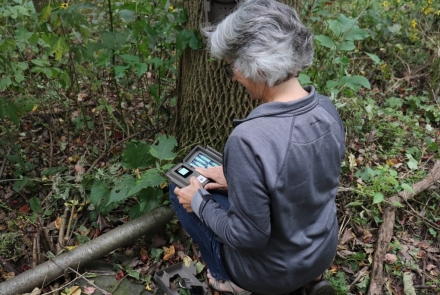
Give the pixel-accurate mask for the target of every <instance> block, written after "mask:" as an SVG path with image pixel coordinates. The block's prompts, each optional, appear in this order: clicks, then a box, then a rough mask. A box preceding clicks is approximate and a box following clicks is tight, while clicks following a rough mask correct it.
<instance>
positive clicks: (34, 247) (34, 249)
mask: <svg viewBox="0 0 440 295" xmlns="http://www.w3.org/2000/svg"><path fill="white" fill-rule="evenodd" d="M37 244H38V241H37V235H35V237H34V242H33V245H32V267H36V266H37V265H38V250H37Z"/></svg>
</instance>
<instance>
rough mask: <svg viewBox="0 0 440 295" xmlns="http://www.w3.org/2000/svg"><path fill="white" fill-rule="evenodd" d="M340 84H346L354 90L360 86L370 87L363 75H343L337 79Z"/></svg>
mask: <svg viewBox="0 0 440 295" xmlns="http://www.w3.org/2000/svg"><path fill="white" fill-rule="evenodd" d="M339 84H340V85H346V86H347V87H350V88H352V89H354V90H357V89H359V88H361V87H362V86H363V87H365V88H368V89H371V85H370V82H369V81H368V79H367V78H365V77H364V76H359V75H355V76H344V77H342V78H341V80H340V81H339Z"/></svg>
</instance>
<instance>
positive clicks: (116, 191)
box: [106, 175, 135, 206]
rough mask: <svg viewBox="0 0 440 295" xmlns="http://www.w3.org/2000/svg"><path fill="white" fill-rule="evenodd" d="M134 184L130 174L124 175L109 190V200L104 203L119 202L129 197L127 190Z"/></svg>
mask: <svg viewBox="0 0 440 295" xmlns="http://www.w3.org/2000/svg"><path fill="white" fill-rule="evenodd" d="M134 184H135V179H134V178H133V177H132V176H130V175H124V176H123V177H122V179H121V180H120V181H118V182H116V184H115V186H114V187H113V189H112V190H111V192H110V196H109V198H108V199H109V200H108V202H107V204H106V206H108V205H109V204H111V203H119V202H121V201H124V200H125V199H127V198H128V197H129V194H128V193H129V191H130V189H131V188H132V187H133V185H134Z"/></svg>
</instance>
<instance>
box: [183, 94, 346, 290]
mask: <svg viewBox="0 0 440 295" xmlns="http://www.w3.org/2000/svg"><path fill="white" fill-rule="evenodd" d="M305 90H307V91H308V92H309V95H308V96H306V97H305V98H302V99H300V100H296V101H292V102H287V103H285V102H284V103H281V102H271V103H265V104H262V105H260V106H258V107H257V108H255V109H254V110H253V111H252V113H251V114H250V115H249V116H248V117H247V118H246V119H245V120H239V121H238V120H236V121H235V122H234V123H235V125H236V127H235V129H234V130H233V132H232V133H231V135H230V136H229V138H228V141H227V143H226V146H225V150H224V159H223V169H224V174H225V177H226V181H227V183H228V198H229V202H230V205H231V207H230V209H229V210H228V211H225V210H223V209H222V208H221V207H220V206H219V205H218V204H217V203H216V202H215V201H213V200H210V199H209V198H206V196H205V197H203V196H202V195H205V194H208V192H206V191H205V190H203V189H201V190H199V192H197V193H196V194H195V195H194V197H193V200H192V203H191V206H192V208H193V210H194V212H195V213H196V214H197V215H198V216H199V218H200V219H201V220H202V221H203V222H205V223H206V224H207V225H208V226H209V227H210V228H211V229H212V230H213V231H214V232H215V233H216V235H217V237H218V239H219V241H221V243H223V253H222V254H223V261H224V264H225V268H226V271H227V272H228V274H229V275H230V277H231V279H232V280H233V281H234V282H235V283H236V284H237V285H239V286H240V287H242V288H244V289H246V290H249V291H252V292H255V293H259V294H282V293H288V292H292V291H294V290H296V289H298V288H300V287H301V286H303V285H304V284H306V283H307V282H309V281H311V280H313V279H314V278H316V277H318V276H319V275H320V274H322V273H323V272H324V271H325V269H326V268H327V267H328V266H329V265H330V264H331V262H332V260H333V258H334V255H335V253H336V246H337V240H338V222H337V219H336V206H335V195H336V192H337V189H338V183H339V175H340V165H341V159H342V158H343V156H344V152H345V143H344V128H343V125H342V122H341V119H340V117H339V115H338V112H337V111H336V109H335V107H334V106H333V104H332V102H331V101H330V100H329V99H328V98H327V97H324V96H322V95H319V94H317V93H316V92H315V89H314V88H313V87H310V86H309V87H306V88H305Z"/></svg>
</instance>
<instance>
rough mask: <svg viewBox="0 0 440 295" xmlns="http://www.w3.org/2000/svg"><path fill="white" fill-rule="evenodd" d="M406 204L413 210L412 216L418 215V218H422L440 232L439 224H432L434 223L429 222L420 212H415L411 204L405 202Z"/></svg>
mask: <svg viewBox="0 0 440 295" xmlns="http://www.w3.org/2000/svg"><path fill="white" fill-rule="evenodd" d="M405 203H406V204H407V205H408V207H409V208H410V209H411V211H412V212H413V213H412V214H414V215H416V216H417V217H420V218H421V219H422V220H423V221H424V222H426V223H428V224H429V225H430V226H432V227H435V228H436V229H439V230H440V225H438V224H436V223H434V222H432V221H429V220H428V219H426V218H425V217H424V216H423V215H421V214H420V213H419V212H417V211H416V210H414V208H413V207H412V206H411V204H410V203H408V201H407V200H405ZM405 211H406V212H408V213H411V212H409V211H408V210H405Z"/></svg>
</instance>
